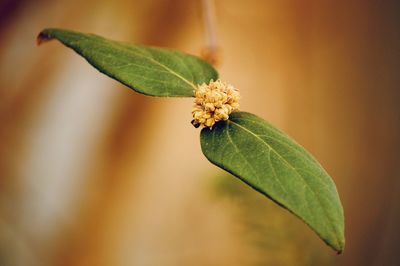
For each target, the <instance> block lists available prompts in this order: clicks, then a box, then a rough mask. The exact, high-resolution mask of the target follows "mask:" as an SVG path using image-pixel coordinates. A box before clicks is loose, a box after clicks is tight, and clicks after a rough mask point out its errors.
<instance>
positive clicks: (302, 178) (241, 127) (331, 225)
mask: <svg viewBox="0 0 400 266" xmlns="http://www.w3.org/2000/svg"><path fill="white" fill-rule="evenodd" d="M228 122H229V123H232V124H233V125H235V126H237V127H239V128H240V129H242V130H244V131H246V132H248V133H250V134H251V135H253V136H254V137H256V138H257V139H258V140H260V141H261V142H262V143H263V144H264V145H266V146H267V147H268V148H269V149H270V150H271V151H273V152H274V153H275V154H276V155H278V156H279V158H281V159H282V160H283V161H284V162H285V163H286V164H287V165H288V166H289V167H291V168H292V169H293V170H294V172H295V173H296V174H297V175H298V176H299V177H300V178H301V180H303V183H304V184H306V186H307V188H308V190H309V191H311V193H313V195H314V197H315V198H316V199H317V202H318V204H319V205H320V207H321V209H322V211H323V212H324V213H325V215H326V216H327V217H330V215H329V214H328V213H327V212H326V210H325V208H324V207H323V205H322V203H321V200H320V199H319V197H318V196H317V194H315V192H314V191H313V190H312V189H311V187H310V185H309V184H308V183H307V181H306V180H305V179H304V177H303V176H302V175H301V174H300V173H299V172H298V171H297V169H296V168H295V167H294V166H292V165H291V164H290V163H289V162H288V161H287V160H286V159H285V158H283V157H282V156H281V155H280V154H279V153H278V152H277V151H276V150H275V149H274V148H272V147H271V146H270V145H269V144H268V143H266V142H265V141H264V140H263V139H262V138H260V137H259V136H258V135H257V134H255V133H253V132H252V131H251V130H249V129H247V128H245V127H243V126H241V125H240V124H238V123H236V122H234V121H232V120H229V121H228ZM299 217H300V216H299ZM300 218H301V217H300ZM304 221H305V220H304ZM328 223H329V225H330V227H331V228H332V229H333V230H334V232H335V234H334V237H335V238H336V242H337V243H338V244H339V239H338V237H337V229H336V227H335V226H334V225H333V223H332V221H331V219H328Z"/></svg>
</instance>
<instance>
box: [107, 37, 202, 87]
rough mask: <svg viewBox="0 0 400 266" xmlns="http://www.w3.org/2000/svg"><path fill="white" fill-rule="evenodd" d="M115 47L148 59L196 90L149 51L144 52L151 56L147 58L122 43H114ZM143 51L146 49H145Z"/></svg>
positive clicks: (190, 83) (192, 84)
mask: <svg viewBox="0 0 400 266" xmlns="http://www.w3.org/2000/svg"><path fill="white" fill-rule="evenodd" d="M113 45H115V46H116V47H118V48H119V49H120V50H123V51H127V52H130V53H134V54H135V55H136V56H139V57H142V58H145V59H147V60H149V61H151V62H153V63H154V64H156V65H158V66H160V67H162V68H164V69H165V70H167V71H168V72H170V73H171V74H172V75H175V76H176V77H178V78H180V79H181V80H182V81H184V82H186V83H187V84H189V85H190V86H191V87H192V88H193V89H196V86H195V85H194V83H193V82H190V81H189V80H187V79H186V78H184V77H183V76H182V75H180V74H179V73H177V72H175V71H174V70H172V69H171V68H169V67H168V66H166V65H164V64H162V63H160V62H158V61H157V60H155V59H154V58H153V57H152V55H151V54H149V52H148V51H146V50H144V51H146V53H147V54H148V55H149V56H146V55H144V54H142V53H138V52H137V51H135V50H132V49H129V48H127V47H124V46H123V45H121V44H120V43H117V42H114V43H113ZM143 49H145V48H143ZM175 58H176V56H175ZM181 62H182V60H181ZM185 67H186V65H185Z"/></svg>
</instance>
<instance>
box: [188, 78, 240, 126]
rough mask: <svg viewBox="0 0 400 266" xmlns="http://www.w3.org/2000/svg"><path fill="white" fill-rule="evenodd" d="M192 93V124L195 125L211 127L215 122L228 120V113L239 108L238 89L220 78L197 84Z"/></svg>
mask: <svg viewBox="0 0 400 266" xmlns="http://www.w3.org/2000/svg"><path fill="white" fill-rule="evenodd" d="M194 95H195V97H196V98H195V100H194V107H193V109H192V115H193V120H192V124H193V125H194V126H195V127H199V126H203V127H209V128H212V127H213V125H214V124H215V123H216V122H218V121H221V120H228V118H229V115H230V114H231V113H232V112H233V111H236V110H237V109H238V108H239V97H240V96H239V91H238V90H237V89H236V88H234V87H233V86H232V85H229V84H226V83H225V82H222V81H221V80H216V81H213V80H211V81H210V83H209V84H208V85H207V84H205V83H203V84H201V85H198V87H197V89H195V91H194Z"/></svg>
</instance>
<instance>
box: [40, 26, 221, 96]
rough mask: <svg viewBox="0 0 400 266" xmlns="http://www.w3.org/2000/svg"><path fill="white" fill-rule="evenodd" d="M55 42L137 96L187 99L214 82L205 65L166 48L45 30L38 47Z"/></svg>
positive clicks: (196, 59)
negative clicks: (140, 94)
mask: <svg viewBox="0 0 400 266" xmlns="http://www.w3.org/2000/svg"><path fill="white" fill-rule="evenodd" d="M51 39H57V40H59V41H60V42H61V43H63V44H64V45H66V46H68V47H70V48H72V49H73V50H75V52H77V53H78V54H80V55H81V56H83V57H84V58H85V59H86V60H87V61H88V62H89V63H90V64H91V65H93V66H94V67H95V68H97V69H98V70H99V71H101V72H102V73H104V74H106V75H108V76H110V77H111V78H113V79H116V80H118V81H119V82H121V83H123V84H124V85H126V86H128V87H130V88H132V89H134V90H135V91H137V92H139V93H143V94H146V95H151V96H176V97H191V96H193V90H194V88H195V87H196V85H198V84H202V83H203V82H205V83H209V82H210V80H211V79H214V80H216V79H218V73H217V71H216V70H215V69H214V68H213V67H212V66H211V65H210V64H208V63H207V62H206V61H204V60H202V59H200V58H197V57H195V56H192V55H188V54H185V53H181V52H178V51H175V50H171V49H166V48H156V47H149V46H142V45H133V44H128V43H123V42H117V41H112V40H108V39H105V38H103V37H100V36H97V35H94V34H85V33H80V32H74V31H70V30H63V29H45V30H43V31H42V32H41V33H40V34H39V36H38V43H39V44H40V43H42V42H44V41H47V40H51Z"/></svg>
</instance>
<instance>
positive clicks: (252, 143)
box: [201, 112, 344, 253]
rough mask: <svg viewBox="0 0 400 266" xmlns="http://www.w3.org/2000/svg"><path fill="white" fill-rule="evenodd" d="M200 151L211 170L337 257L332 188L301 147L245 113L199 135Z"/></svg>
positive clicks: (338, 223)
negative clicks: (279, 210)
mask: <svg viewBox="0 0 400 266" xmlns="http://www.w3.org/2000/svg"><path fill="white" fill-rule="evenodd" d="M201 148H202V151H203V153H204V155H205V156H206V157H207V158H208V159H209V160H210V161H211V162H212V163H214V164H215V165H217V166H219V167H221V168H223V169H225V170H226V171H228V172H230V173H232V174H233V175H235V176H237V177H238V178H239V179H241V180H242V181H244V182H245V183H247V184H248V185H250V186H251V187H253V188H254V189H256V190H257V191H259V192H261V193H262V194H264V195H266V196H267V197H269V198H270V199H272V200H273V201H275V202H276V203H278V204H279V205H281V206H283V207H284V208H286V209H288V210H289V211H290V212H292V213H294V214H295V215H296V216H298V217H299V218H300V219H302V220H303V221H304V222H305V223H306V224H308V225H309V226H310V227H311V229H313V230H314V231H315V232H316V233H317V234H318V235H319V236H320V237H321V238H322V239H323V240H324V241H325V242H326V243H327V244H328V245H330V246H331V247H332V248H333V249H335V250H336V251H337V252H339V253H340V252H341V251H342V250H343V248H344V216H343V208H342V205H341V203H340V199H339V195H338V193H337V190H336V186H335V184H334V183H333V181H332V179H331V178H330V177H329V175H328V174H327V173H326V171H325V170H324V169H323V168H322V166H321V165H320V164H319V163H318V162H317V161H316V160H315V159H314V158H313V157H312V155H311V154H310V153H308V152H307V151H306V150H305V149H304V148H303V147H301V146H300V145H299V144H297V143H296V142H295V141H294V140H292V139H291V138H290V137H288V136H287V135H286V134H285V133H283V132H281V131H279V130H278V129H276V128H274V127H273V126H271V125H270V124H268V123H267V122H266V121H264V120H263V119H261V118H259V117H257V116H255V115H253V114H250V113H245V112H236V113H232V114H231V116H230V118H229V120H228V121H226V122H219V123H217V124H216V125H215V127H214V128H213V129H209V128H204V129H203V130H202V131H201Z"/></svg>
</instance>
